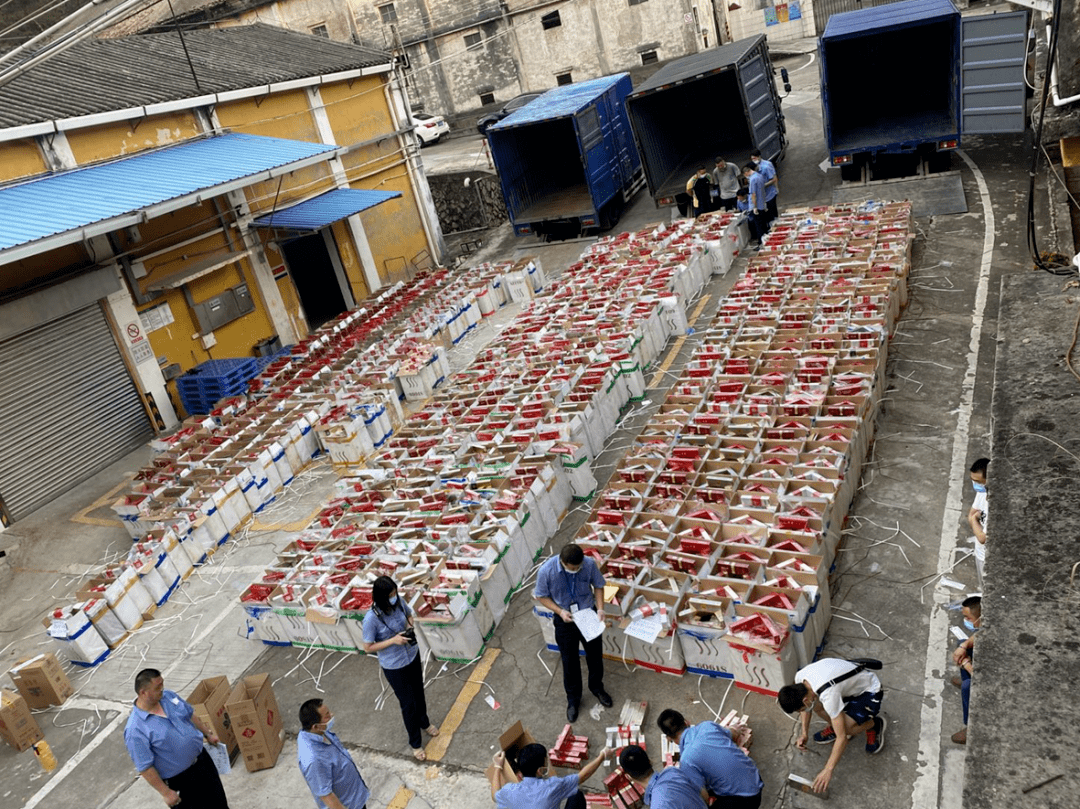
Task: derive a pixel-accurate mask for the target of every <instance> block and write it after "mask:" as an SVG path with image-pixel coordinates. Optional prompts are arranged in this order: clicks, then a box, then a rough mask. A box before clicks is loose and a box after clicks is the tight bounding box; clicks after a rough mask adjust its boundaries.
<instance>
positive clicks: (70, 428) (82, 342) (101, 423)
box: [0, 303, 153, 520]
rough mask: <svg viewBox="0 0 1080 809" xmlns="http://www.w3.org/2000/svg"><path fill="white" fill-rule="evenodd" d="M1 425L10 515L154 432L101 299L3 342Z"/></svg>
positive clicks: (2, 492) (0, 472)
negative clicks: (117, 344)
mask: <svg viewBox="0 0 1080 809" xmlns="http://www.w3.org/2000/svg"><path fill="white" fill-rule="evenodd" d="M0 424H2V425H3V432H2V433H0V496H2V497H3V500H4V504H5V506H6V507H7V511H8V513H9V514H10V516H11V518H12V519H13V520H18V519H19V518H21V517H25V516H26V515H27V514H30V513H31V512H32V511H34V510H35V509H37V508H39V507H40V506H43V505H45V504H46V503H48V502H49V501H50V500H52V499H54V498H55V497H57V496H58V495H60V494H62V493H63V492H65V491H67V490H68V489H70V488H71V487H73V486H75V485H76V484H78V483H81V482H82V481H84V480H86V479H87V478H89V477H91V476H92V475H93V474H94V473H95V472H98V471H100V470H101V469H103V468H105V467H106V466H108V465H109V464H111V463H113V462H114V461H117V460H119V459H120V458H122V457H123V456H124V455H125V454H126V453H128V452H130V451H131V450H132V449H134V448H135V447H137V446H139V445H140V444H142V443H144V442H145V441H146V440H147V439H148V438H149V437H150V436H151V435H152V434H153V428H152V427H151V424H150V419H149V417H148V416H147V414H146V409H145V408H144V407H143V404H142V400H141V399H140V398H139V393H138V391H137V390H136V388H135V383H134V382H133V381H132V379H131V375H130V374H129V373H128V370H127V366H126V365H125V364H124V361H123V358H122V357H121V355H120V350H119V349H118V348H117V346H116V341H115V340H114V339H113V335H112V331H111V330H110V328H109V324H108V322H107V321H106V319H105V314H104V312H102V310H101V306H100V304H97V303H94V304H92V305H90V306H87V307H85V308H83V309H79V310H77V311H75V312H73V313H71V314H69V315H66V316H64V317H62V318H60V319H58V320H54V321H52V322H50V323H46V324H43V325H41V326H37V327H35V328H33V329H31V330H30V331H26V332H23V333H22V334H19V335H16V336H15V337H11V338H8V339H6V340H3V341H0Z"/></svg>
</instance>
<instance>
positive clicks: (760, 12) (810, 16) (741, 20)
mask: <svg viewBox="0 0 1080 809" xmlns="http://www.w3.org/2000/svg"><path fill="white" fill-rule="evenodd" d="M722 5H723V15H724V18H725V21H726V25H727V35H728V37H729V39H730V40H731V41H732V42H735V41H738V40H740V39H745V38H746V37H752V36H757V35H758V34H765V36H766V37H767V38H768V40H769V42H785V41H787V40H791V39H802V38H803V37H813V36H817V28H816V26H815V25H814V2H813V0H802V2H801V3H800V4H799V7H800V12H801V14H802V19H798V20H792V19H788V20H786V21H785V20H784V19H783V18H784V14H785V10H786V11H787V13H788V14H789V15H790V5H787V4H783V3H774V2H772V0H767V1H766V0H743V2H740V3H738V4H737V5H739V6H741V7H740V8H738V9H735V10H734V11H732V10H730V4H727V3H725V4H722ZM767 12H770V13H769V19H771V18H772V15H774V14H775V15H776V19H777V22H776V23H774V24H772V25H770V24H769V23H768V22H767V19H766V13H767Z"/></svg>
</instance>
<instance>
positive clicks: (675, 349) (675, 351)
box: [649, 295, 712, 388]
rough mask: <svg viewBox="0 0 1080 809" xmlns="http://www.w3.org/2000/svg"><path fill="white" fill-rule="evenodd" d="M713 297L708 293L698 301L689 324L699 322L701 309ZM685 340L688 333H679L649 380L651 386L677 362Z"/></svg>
mask: <svg viewBox="0 0 1080 809" xmlns="http://www.w3.org/2000/svg"><path fill="white" fill-rule="evenodd" d="M711 297H712V295H706V296H705V297H703V298H702V299H701V300H700V301H698V305H697V306H696V307H695V308H694V313H693V314H692V315H690V320H688V321H687V323H688V325H690V326H693V325H694V324H695V323H697V319H698V318H699V317H700V316H701V310H702V309H704V308H705V304H706V303H708V302H709V298H711ZM685 342H686V335H685V334H681V335H679V337H678V339H677V340H675V345H673V346H672V347H671V351H669V352H668V355H667V356H666V357H664V362H663V363H662V364H661V365H660V367H659V368H657V369H656V373H655V374H653V378H652V379H650V380H649V387H650V388H655V387H656V386H657V385H658V384H659V382H660V378H661V377H663V375H664V374H666V373H667V372H668V368H670V367H671V364H672V363H673V362H675V358H676V357H677V356H679V351H680V350H681V349H682V347H683V343H685Z"/></svg>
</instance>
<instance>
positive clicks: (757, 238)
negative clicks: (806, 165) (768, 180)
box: [743, 163, 769, 249]
mask: <svg viewBox="0 0 1080 809" xmlns="http://www.w3.org/2000/svg"><path fill="white" fill-rule="evenodd" d="M743 176H744V177H746V182H747V184H748V186H749V188H748V189H747V190H748V191H749V194H750V221H749V223H748V224H749V225H750V241H751V247H753V248H754V249H757V248H758V247H761V240H762V239H763V238H764V237H765V234H766V233H768V232H769V209H768V204H767V203H766V202H765V178H764V177H762V176H761V172H759V171H758V170H757V166H755V165H754V164H753V163H747V164H746V165H745V166H743ZM755 242H756V244H755Z"/></svg>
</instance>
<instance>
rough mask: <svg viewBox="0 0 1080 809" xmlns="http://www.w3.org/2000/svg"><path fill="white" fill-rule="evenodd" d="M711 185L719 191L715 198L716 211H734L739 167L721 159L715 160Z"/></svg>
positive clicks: (738, 183)
mask: <svg viewBox="0 0 1080 809" xmlns="http://www.w3.org/2000/svg"><path fill="white" fill-rule="evenodd" d="M712 178H713V185H715V186H716V187H717V188H718V189H719V195H718V198H717V210H719V209H720V208H723V209H724V210H725V211H734V210H735V197H736V195H738V193H739V188H740V187H741V183H740V182H739V167H738V166H736V165H735V164H734V163H728V162H727V160H725V159H724V158H722V157H718V158H716V168H714V169H713V172H712Z"/></svg>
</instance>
